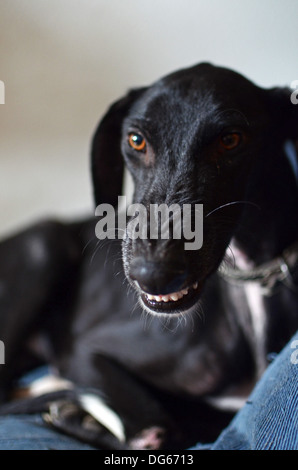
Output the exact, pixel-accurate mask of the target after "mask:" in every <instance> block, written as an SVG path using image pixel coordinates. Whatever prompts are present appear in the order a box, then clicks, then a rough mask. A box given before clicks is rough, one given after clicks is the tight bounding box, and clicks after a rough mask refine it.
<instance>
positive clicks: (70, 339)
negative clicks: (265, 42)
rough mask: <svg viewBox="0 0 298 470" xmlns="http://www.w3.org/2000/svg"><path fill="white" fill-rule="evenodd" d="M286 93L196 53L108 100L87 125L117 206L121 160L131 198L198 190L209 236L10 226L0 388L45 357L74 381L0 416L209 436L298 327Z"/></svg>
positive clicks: (1, 310)
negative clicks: (190, 244)
mask: <svg viewBox="0 0 298 470" xmlns="http://www.w3.org/2000/svg"><path fill="white" fill-rule="evenodd" d="M290 94H291V92H290V90H288V89H279V88H275V89H271V90H264V89H261V88H259V87H257V86H255V85H254V84H252V83H251V82H250V81H248V80H247V79H245V78H243V77H242V76H241V75H239V74H237V73H235V72H233V71H230V70H227V69H224V68H219V67H214V66H212V65H209V64H200V65H198V66H195V67H192V68H189V69H186V70H181V71H178V72H177V73H174V74H171V75H169V76H167V77H165V78H163V79H161V80H159V81H158V82H156V83H155V84H154V85H153V86H151V87H148V88H142V89H137V90H133V91H131V92H130V93H129V94H128V95H127V96H126V97H124V98H123V99H121V100H120V101H118V102H117V103H115V104H114V105H113V106H112V107H111V108H110V110H109V111H108V113H107V114H106V115H105V117H104V118H103V120H102V121H101V123H100V125H99V127H98V130H97V132H96V134H95V136H94V140H93V148H92V175H93V182H94V188H95V201H96V204H97V205H98V204H101V203H109V204H112V205H113V206H116V205H117V197H118V195H120V194H121V190H122V180H123V170H124V165H126V167H127V168H128V170H129V171H130V172H131V174H132V176H133V180H134V186H135V188H134V196H133V201H134V202H136V203H140V204H142V205H143V206H144V207H146V208H148V207H149V206H150V205H152V204H167V205H168V206H170V205H172V204H178V206H180V207H182V206H183V204H189V205H191V207H194V206H195V204H203V211H204V219H203V222H204V223H203V246H202V248H201V249H197V250H185V239H183V238H181V239H178V238H177V239H176V238H174V237H173V236H172V237H170V239H168V240H165V239H161V238H158V239H155V238H154V239H150V238H147V239H141V238H137V239H134V238H133V237H130V236H129V230H128V231H127V234H126V236H125V237H124V240H123V242H121V241H120V240H106V241H100V242H99V241H98V240H97V238H96V236H95V225H96V222H97V220H95V219H92V220H89V221H82V222H77V223H74V224H70V225H67V224H61V223H58V222H44V223H40V224H38V225H36V226H34V227H31V228H29V229H28V230H26V231H24V232H23V233H21V234H18V235H16V236H15V237H13V238H10V239H8V240H6V241H3V242H2V244H1V246H0V255H1V263H0V275H1V278H0V279H1V284H0V288H1V290H0V302H1V303H0V339H1V340H2V341H3V342H4V344H5V354H6V363H5V365H3V366H1V389H2V390H1V391H2V400H3V401H4V402H5V401H6V402H7V400H8V399H9V398H10V397H11V393H12V390H14V389H15V386H16V380H17V379H18V377H20V376H21V375H22V374H23V373H25V372H26V371H28V370H29V369H33V368H34V367H36V366H37V365H38V364H41V363H47V364H50V365H51V366H52V367H53V368H54V370H55V372H56V375H57V376H60V377H62V378H63V379H67V380H68V382H67V385H62V390H60V391H52V392H51V393H47V394H46V395H42V396H39V397H37V398H26V399H24V400H20V399H19V400H17V401H12V402H9V403H8V404H6V405H4V406H3V407H2V412H3V413H4V412H7V413H8V412H24V411H26V412H29V411H30V412H34V411H46V412H47V413H46V415H45V419H46V421H48V422H49V423H51V424H52V425H54V426H56V427H57V428H60V429H61V430H62V431H64V432H68V433H71V434H73V435H75V436H77V437H80V438H81V439H82V440H84V441H87V442H90V443H92V444H93V445H95V446H97V447H100V448H115V449H116V448H122V449H124V448H135V449H136V448H155V449H156V448H161V447H165V448H183V447H185V446H188V445H191V444H193V443H195V442H197V441H202V442H208V441H210V440H212V439H215V437H216V436H217V435H218V433H219V432H220V430H221V429H222V428H223V427H224V426H225V425H226V424H227V423H228V422H229V420H230V418H231V416H232V414H231V413H230V412H229V411H228V410H232V409H235V408H237V405H239V403H240V404H241V403H243V400H244V401H245V399H246V397H247V395H248V393H249V391H250V390H251V389H252V387H253V386H254V384H255V382H256V380H257V379H258V378H259V377H260V375H261V374H262V373H263V371H264V369H265V368H266V366H267V363H268V357H269V356H268V355H269V353H276V352H278V351H280V349H281V348H282V347H283V345H284V344H285V343H286V342H287V341H288V340H289V338H290V337H291V335H292V334H293V333H294V332H295V331H296V329H297V326H298V315H297V311H298V243H297V242H298V211H297V207H298V191H297V180H296V179H297V173H296V171H297V150H298V106H295V105H294V104H292V103H291V100H290ZM193 216H194V212H193V213H192V220H193ZM171 223H173V220H172V219H171ZM122 257H123V263H122V260H121V258H122ZM122 265H123V266H124V269H123V267H122ZM126 281H128V282H126ZM143 312H146V315H143V314H142V313H143ZM148 312H150V313H152V314H154V315H153V316H151V315H149V316H148ZM223 408H224V409H225V411H223ZM91 415H92V416H93V417H92V416H91ZM94 417H95V418H96V419H94ZM111 422H112V423H113V424H111Z"/></svg>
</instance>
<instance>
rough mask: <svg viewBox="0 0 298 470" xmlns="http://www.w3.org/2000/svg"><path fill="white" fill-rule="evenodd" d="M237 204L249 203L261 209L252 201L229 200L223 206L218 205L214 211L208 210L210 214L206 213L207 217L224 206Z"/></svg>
mask: <svg viewBox="0 0 298 470" xmlns="http://www.w3.org/2000/svg"><path fill="white" fill-rule="evenodd" d="M235 204H248V205H251V206H254V207H256V208H257V209H259V210H261V208H260V206H259V205H258V204H256V203H254V202H252V201H232V202H227V203H226V204H223V205H221V206H218V207H216V208H215V209H213V210H212V211H210V212H208V214H206V215H205V217H209V216H210V215H211V214H213V213H214V212H216V211H219V210H220V209H223V208H224V207H228V206H232V205H235Z"/></svg>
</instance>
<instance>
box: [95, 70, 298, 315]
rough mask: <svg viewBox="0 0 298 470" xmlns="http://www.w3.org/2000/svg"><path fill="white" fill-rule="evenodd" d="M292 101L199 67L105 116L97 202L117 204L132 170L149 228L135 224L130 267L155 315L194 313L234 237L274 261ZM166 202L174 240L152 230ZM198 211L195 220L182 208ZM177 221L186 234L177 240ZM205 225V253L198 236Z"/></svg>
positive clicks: (292, 134) (98, 136)
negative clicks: (268, 240)
mask: <svg viewBox="0 0 298 470" xmlns="http://www.w3.org/2000/svg"><path fill="white" fill-rule="evenodd" d="M290 96H291V91H290V90H288V89H277V88H276V89H271V90H264V89H262V88H259V87H257V86H255V85H254V84H253V83H251V82H250V81H249V80H247V79H246V78H244V77H242V76H241V75H239V74H237V73H236V72H233V71H231V70H228V69H224V68H220V67H214V66H212V65H210V64H200V65H198V66H195V67H192V68H189V69H185V70H181V71H178V72H176V73H173V74H171V75H168V76H166V77H165V78H162V79H161V80H159V81H157V82H156V83H154V84H153V85H152V86H150V87H147V88H142V89H136V90H133V91H131V92H130V93H129V94H128V95H127V96H125V97H124V98H122V99H121V100H119V101H117V103H115V104H114V105H113V106H112V107H111V108H110V109H109V111H108V112H107V114H106V115H105V116H104V118H103V120H102V121H101V123H100V125H99V127H98V129H97V131H96V133H95V136H94V140H93V150H92V174H93V182H94V190H95V200H96V204H97V205H98V204H101V203H110V204H113V205H116V204H117V196H118V195H120V194H121V192H122V178H123V168H124V162H125V165H126V167H127V168H128V170H129V171H130V173H131V175H132V177H133V181H134V198H133V202H134V203H138V204H140V205H142V207H143V208H145V210H146V215H145V219H144V217H143V219H142V221H143V222H144V220H145V222H147V228H146V230H145V231H143V232H142V234H143V236H139V237H134V236H132V233H131V228H130V227H131V226H130V225H128V229H127V234H126V237H125V238H124V241H123V259H124V268H125V273H126V276H127V278H128V280H129V281H130V282H131V284H132V285H133V286H134V287H135V288H136V289H137V291H138V293H139V295H140V299H141V302H142V304H143V306H144V307H145V308H146V309H147V310H148V311H150V312H152V313H159V314H175V313H176V314H177V313H179V314H180V313H183V312H186V311H189V310H190V309H192V308H195V307H194V306H196V305H197V303H198V301H199V298H200V295H201V292H202V289H203V286H204V284H205V282H206V280H207V279H208V277H209V276H210V275H211V274H212V273H214V272H215V271H216V270H217V268H218V266H219V265H220V263H221V261H222V260H223V257H224V255H225V252H226V250H227V247H228V245H229V243H230V241H231V239H232V238H234V239H238V240H239V243H240V244H241V243H243V245H244V246H246V248H247V252H248V253H247V254H248V256H251V257H252V258H254V259H255V260H256V261H257V262H258V261H262V257H265V258H266V250H264V249H261V248H262V247H261V246H259V245H260V244H262V240H263V238H262V237H263V235H264V233H265V232H266V230H267V229H271V227H266V223H267V219H268V220H269V219H270V216H271V215H272V214H271V212H272V211H273V210H275V209H276V208H275V209H274V208H273V209H272V208H271V209H270V207H269V206H268V198H269V199H270V197H271V196H272V198H273V199H274V197H275V196H274V194H276V195H277V194H278V192H279V191H280V190H281V187H282V185H284V184H285V181H287V185H290V189H289V188H288V190H289V191H290V190H292V191H293V192H294V191H295V189H294V188H295V181H294V176H293V174H292V173H291V169H290V165H289V164H288V162H287V160H286V158H285V156H284V150H283V145H284V143H285V142H286V140H287V139H290V140H291V141H292V142H294V143H295V142H296V144H295V145H297V139H298V106H296V107H295V105H294V104H293V103H292V102H291V99H290ZM281 171H282V172H283V174H282V175H281V174H279V175H278V173H280V172H281ZM276 174H277V176H276ZM277 179H278V180H279V182H278V183H277ZM275 184H277V187H276V188H274V190H273V188H272V185H275ZM266 194H267V198H266ZM264 201H266V202H264ZM161 204H165V205H166V206H165V207H166V208H169V209H170V208H171V206H172V208H173V207H175V208H176V210H177V208H178V212H176V213H175V211H174V212H171V211H169V212H168V215H169V217H168V219H167V221H168V223H169V232H168V234H169V236H168V237H162V236H157V237H156V236H150V233H151V232H150V231H149V229H148V227H150V228H151V226H150V224H151V223H152V222H153V219H154V220H155V221H156V220H157V219H156V216H153V214H154V212H150V208H151V207H153V206H154V208H155V209H156V208H157V207H160V205H161ZM173 205H175V206H173ZM201 205H203V206H201ZM201 207H203V218H202V217H199V215H202V212H200V210H199V209H200V208H201ZM179 208H180V214H179ZM190 208H191V210H190V212H189V213H188V218H187V214H185V212H184V211H183V209H190ZM264 211H265V213H264ZM137 214H138V215H139V212H137ZM155 214H156V213H155ZM176 216H177V217H178V218H177V217H176ZM179 217H180V225H179V224H178V227H179V230H180V232H179V233H180V234H181V236H174V233H176V232H175V230H174V228H175V223H176V221H177V220H178V219H179ZM158 220H159V228H161V225H162V224H160V216H159V219H158ZM186 220H187V221H188V224H189V227H188V228H189V230H190V232H187V230H186V224H185V222H184V221H186ZM262 221H263V224H262ZM163 222H164V221H163ZM260 222H261V225H262V228H261V229H260V228H258V230H259V231H260V233H258V234H257V235H256V233H253V232H255V226H256V224H259V225H260ZM202 223H203V231H202V234H203V244H202V246H201V244H200V243H196V242H198V240H197V239H196V233H197V232H195V230H197V231H198V230H201V229H202ZM157 225H158V224H157ZM134 227H135V226H134ZM183 228H185V231H184V230H183ZM248 230H250V232H249V233H248ZM160 233H161V232H159V235H160ZM191 233H192V235H191ZM189 234H190V235H189ZM144 235H145V236H144ZM178 235H179V234H178ZM255 235H256V236H255ZM191 236H193V239H191ZM254 236H255V238H254ZM273 238H274V237H273ZM252 240H254V242H253V241H252ZM258 243H259V245H258ZM263 248H264V247H263ZM278 249H279V247H278V246H277V245H276V246H275V247H274V248H273V250H276V251H278Z"/></svg>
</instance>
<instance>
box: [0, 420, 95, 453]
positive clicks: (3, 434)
mask: <svg viewBox="0 0 298 470" xmlns="http://www.w3.org/2000/svg"><path fill="white" fill-rule="evenodd" d="M0 450H93V448H92V447H91V446H88V445H87V444H84V443H82V442H79V441H77V440H76V439H73V438H70V437H68V436H66V435H63V434H60V433H59V432H57V431H55V430H53V429H50V428H49V427H47V426H45V424H44V423H43V420H42V417H41V416H40V415H38V414H36V415H20V416H12V415H11V416H3V417H0Z"/></svg>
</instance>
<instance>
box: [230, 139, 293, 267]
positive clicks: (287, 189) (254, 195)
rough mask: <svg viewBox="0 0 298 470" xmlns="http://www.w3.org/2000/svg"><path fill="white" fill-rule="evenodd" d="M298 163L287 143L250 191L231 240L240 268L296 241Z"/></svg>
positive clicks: (269, 255) (278, 252)
mask: <svg viewBox="0 0 298 470" xmlns="http://www.w3.org/2000/svg"><path fill="white" fill-rule="evenodd" d="M297 162H298V160H297V154H296V151H295V147H294V146H293V145H290V144H289V142H287V143H286V146H285V147H284V148H283V151H282V152H280V155H279V156H278V158H276V160H275V162H274V163H273V162H272V161H270V162H266V163H265V164H264V165H263V167H262V169H261V171H260V173H259V175H258V187H257V188H256V187H255V186H254V187H252V188H250V190H249V193H248V197H247V199H248V200H250V201H252V202H254V203H255V204H256V205H257V206H258V207H259V209H257V208H256V207H248V208H247V209H246V210H245V213H244V214H243V217H242V218H241V220H240V224H239V229H238V231H237V233H236V235H235V237H234V238H233V240H232V248H233V250H234V255H236V256H235V258H236V259H235V261H236V264H237V265H238V267H239V269H251V268H253V267H254V266H258V265H259V264H261V263H265V262H268V261H270V260H272V259H273V258H275V257H277V256H279V255H281V254H282V252H283V251H284V250H285V249H286V248H288V247H289V246H290V245H292V244H293V243H294V242H295V241H297V240H298V211H297V207H298V184H297V171H298V163H297Z"/></svg>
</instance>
